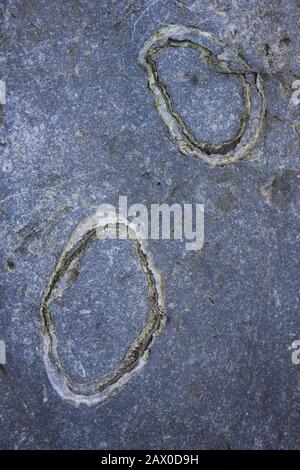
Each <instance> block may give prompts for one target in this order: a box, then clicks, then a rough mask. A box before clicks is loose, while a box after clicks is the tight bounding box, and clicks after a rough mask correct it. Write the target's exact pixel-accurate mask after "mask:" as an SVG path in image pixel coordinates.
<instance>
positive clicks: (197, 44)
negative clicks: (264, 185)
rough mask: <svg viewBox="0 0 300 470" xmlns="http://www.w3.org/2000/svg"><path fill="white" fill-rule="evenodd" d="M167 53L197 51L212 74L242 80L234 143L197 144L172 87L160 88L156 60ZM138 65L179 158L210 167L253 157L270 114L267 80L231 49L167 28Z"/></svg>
mask: <svg viewBox="0 0 300 470" xmlns="http://www.w3.org/2000/svg"><path fill="white" fill-rule="evenodd" d="M167 48H191V49H193V50H196V51H197V52H198V53H199V54H200V56H201V58H202V59H203V60H204V61H205V62H206V64H207V65H208V66H209V67H211V69H212V70H214V71H215V72H217V73H219V74H223V75H227V76H228V74H230V75H231V76H232V77H234V78H236V79H237V80H238V82H239V84H240V87H241V92H242V97H243V108H244V109H243V113H242V116H241V119H240V125H239V129H238V130H237V132H236V133H235V135H234V136H233V137H232V138H230V139H228V140H225V141H224V142H222V143H221V144H218V145H214V144H212V143H210V142H204V141H200V140H198V139H196V138H195V136H194V135H193V134H192V133H191V131H190V129H189V128H188V126H187V124H186V122H185V121H184V119H183V117H182V116H181V115H180V113H179V112H178V111H177V110H175V108H174V104H173V102H172V99H171V95H170V92H169V90H168V87H167V85H166V84H164V83H162V81H161V79H160V76H159V73H158V68H157V63H156V61H157V57H158V56H159V54H162V53H164V52H165V51H166V50H167ZM139 62H140V64H141V65H143V66H144V67H145V69H146V71H147V73H148V85H149V89H150V90H151V91H152V93H153V94H154V96H155V105H156V108H157V110H158V112H159V114H160V116H161V118H162V119H163V121H164V123H165V124H166V126H167V127H168V130H169V133H170V135H171V137H172V138H173V139H174V141H175V142H176V143H177V145H178V147H179V150H180V152H181V153H183V154H185V155H194V156H196V157H198V158H201V159H202V160H204V161H205V162H206V163H208V164H211V165H224V164H226V163H232V162H234V161H236V160H240V159H242V158H244V157H245V156H246V155H248V154H249V153H250V152H251V151H252V149H253V147H254V145H255V144H256V142H257V140H258V138H259V136H260V133H261V130H262V126H263V122H264V118H265V113H266V100H265V95H264V88H263V80H262V77H261V75H260V74H258V73H255V72H253V70H252V69H251V67H250V66H249V65H248V64H247V63H246V62H245V60H244V59H242V58H241V57H240V56H239V55H238V53H237V52H236V51H234V50H233V49H232V48H231V47H229V46H227V45H226V44H224V43H223V42H222V41H220V40H219V39H217V38H216V37H214V36H213V35H212V34H210V33H208V32H204V31H200V30H199V29H198V28H196V27H192V26H183V25H168V26H165V27H163V28H161V29H160V30H159V31H157V32H156V33H155V34H154V35H153V36H152V37H151V38H150V39H149V40H148V41H147V42H146V43H145V45H144V47H143V48H142V49H141V51H140V53H139ZM200 104H201V103H200Z"/></svg>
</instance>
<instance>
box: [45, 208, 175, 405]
mask: <svg viewBox="0 0 300 470" xmlns="http://www.w3.org/2000/svg"><path fill="white" fill-rule="evenodd" d="M116 226H117V227H118V229H119V230H120V229H125V230H128V233H129V236H130V238H129V242H130V243H133V244H134V245H135V253H136V255H137V257H138V258H139V261H140V264H141V268H142V270H143V271H144V273H145V274H146V278H147V289H148V296H149V304H150V307H149V316H148V320H147V322H146V323H145V324H144V326H143V328H142V330H141V331H140V333H139V335H138V336H137V337H136V338H135V339H134V340H133V342H132V344H131V346H130V347H129V349H128V351H127V352H126V354H125V356H124V358H123V360H122V361H121V363H120V364H119V366H118V367H117V368H116V369H115V370H113V371H112V372H110V373H108V374H105V375H104V376H103V377H101V378H100V379H98V380H93V381H90V382H87V383H79V382H75V381H74V380H72V378H71V377H70V376H69V375H68V374H67V373H66V372H65V370H64V367H63V365H62V363H61V360H60V357H59V354H58V339H57V335H56V331H55V326H54V323H53V320H52V316H51V311H50V304H51V302H52V301H53V300H54V299H55V298H56V297H57V296H61V295H62V293H61V292H58V284H59V282H60V280H61V279H63V278H64V276H65V275H66V273H67V272H68V269H69V268H70V266H71V264H72V263H73V262H74V261H76V260H77V259H78V257H80V256H82V255H83V254H84V252H85V251H86V250H87V249H88V248H89V246H90V245H91V243H92V242H93V241H94V240H96V239H97V238H100V239H101V236H102V234H104V233H105V234H106V236H107V232H108V231H109V230H110V229H112V228H115V227H116ZM68 287H69V286H67V287H65V289H66V288H68ZM65 289H64V290H65ZM40 315H41V322H42V339H43V358H44V363H45V367H46V372H47V375H48V378H49V380H50V382H51V384H52V386H53V388H54V389H55V390H56V391H57V393H58V394H59V395H60V396H61V397H62V398H63V399H64V400H66V401H69V402H71V403H73V404H75V405H82V404H84V405H96V404H99V403H101V402H103V401H104V400H106V399H107V398H109V397H110V396H112V395H113V394H114V393H115V392H116V391H117V390H118V389H120V388H121V387H122V386H123V385H124V384H125V383H127V382H128V380H130V378H131V377H132V375H133V374H134V373H135V372H136V371H138V370H139V369H140V368H141V367H142V366H143V365H144V364H145V363H146V361H147V358H148V355H149V348H150V346H151V343H152V340H153V337H154V336H157V335H159V334H160V333H161V331H162V329H163V326H164V324H165V322H166V315H165V312H164V306H163V285H162V279H161V275H160V273H159V272H158V271H157V269H156V268H155V267H154V265H153V263H152V261H151V259H150V256H149V254H148V252H147V250H146V247H145V246H144V243H143V240H140V239H139V237H138V235H137V233H136V232H135V230H134V228H133V226H132V224H130V225H129V224H128V223H127V222H125V221H124V220H123V219H122V218H121V217H120V216H117V215H116V214H114V213H113V214H109V213H108V214H106V216H105V217H103V216H102V215H99V214H97V212H96V214H93V215H91V216H89V217H87V218H86V219H84V220H83V221H82V222H81V223H80V224H79V225H78V227H77V228H76V229H75V231H74V232H73V234H72V236H71V238H70V240H69V241H68V242H67V245H66V247H65V249H64V252H63V254H62V255H61V257H60V259H59V261H58V263H57V265H56V267H55V269H54V272H53V274H52V276H51V280H50V283H49V285H48V287H47V289H46V292H45V295H44V298H43V301H42V304H41V308H40Z"/></svg>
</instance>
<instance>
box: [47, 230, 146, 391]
mask: <svg viewBox="0 0 300 470" xmlns="http://www.w3.org/2000/svg"><path fill="white" fill-rule="evenodd" d="M72 269H73V271H72V276H73V278H74V280H73V282H72V284H71V286H70V287H69V288H68V289H67V290H65V291H64V292H63V295H62V297H61V298H59V299H57V298H56V299H55V300H54V301H53V302H52V303H51V314H52V319H53V323H54V325H55V329H56V335H57V338H58V353H59V357H60V360H61V362H62V365H63V367H64V369H65V372H66V373H68V374H69V375H70V376H71V377H72V378H73V380H76V381H80V382H85V381H89V380H95V379H97V378H98V377H100V376H103V375H105V374H107V373H109V372H112V371H113V370H114V369H116V367H117V366H118V365H119V364H120V362H121V361H122V359H123V357H124V355H125V353H126V352H127V350H128V349H129V346H130V345H131V343H132V341H133V339H134V338H135V337H136V336H137V335H138V333H139V332H140V330H141V329H142V327H143V324H144V323H145V322H146V319H147V315H148V309H149V305H148V291H147V281H146V277H145V275H144V273H143V271H142V270H141V266H140V262H139V260H138V258H137V257H136V256H135V255H134V247H133V245H132V244H131V243H129V242H128V241H126V240H109V239H108V240H95V241H94V242H93V243H92V245H91V246H90V247H89V249H88V250H87V251H86V253H85V255H84V257H83V258H82V259H81V261H80V264H78V265H75V266H73V267H72ZM62 282H64V281H63V280H61V283H62ZM58 288H59V286H58Z"/></svg>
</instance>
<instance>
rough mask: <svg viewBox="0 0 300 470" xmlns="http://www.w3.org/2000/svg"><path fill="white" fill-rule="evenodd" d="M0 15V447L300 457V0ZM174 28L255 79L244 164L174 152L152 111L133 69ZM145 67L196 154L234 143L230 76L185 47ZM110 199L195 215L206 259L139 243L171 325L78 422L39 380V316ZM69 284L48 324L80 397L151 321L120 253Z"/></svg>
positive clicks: (141, 74)
mask: <svg viewBox="0 0 300 470" xmlns="http://www.w3.org/2000/svg"><path fill="white" fill-rule="evenodd" d="M0 5H1V7H0V9H1V21H0V24H1V36H0V80H3V81H4V82H5V83H6V103H4V102H3V103H2V104H0V155H1V157H0V158H1V161H0V231H1V240H0V253H1V266H2V269H1V285H0V309H1V310H0V340H2V341H4V342H5V345H6V362H7V363H6V364H5V365H0V403H1V406H0V427H1V433H0V448H1V449H68V448H72V449H77V448H80V449H211V448H216V449H228V448H232V449H240V448H252V449H263V448H264V449H265V448H272V449H278V448H279V449H295V448H299V447H300V437H299V436H300V426H299V423H300V417H299V400H300V366H299V365H295V364H293V362H292V360H291V344H292V342H293V341H294V340H297V339H300V317H299V245H298V243H299V228H300V227H299V215H300V212H299V210H300V190H299V167H300V149H299V135H300V134H299V132H300V122H299V118H300V104H299V105H297V104H295V102H293V101H292V94H293V91H294V89H293V82H295V80H297V79H299V78H300V36H299V26H300V3H299V1H297V0H291V1H289V2H284V1H281V0H276V1H273V2H270V1H267V0H262V1H259V2H258V1H255V0H251V1H249V0H247V1H244V0H232V1H225V0H223V1H221V0H220V1H219V0H215V1H213V2H212V1H208V0H201V1H200V0H199V1H197V0H196V1H194V0H173V1H171V0H168V1H163V0H122V1H114V0H113V1H111V0H103V1H96V0H71V1H69V2H60V1H54V0H53V1H46V0H26V1H24V0H22V1H21V0H7V1H5V2H0ZM170 24H173V25H185V26H193V27H195V28H197V29H200V30H201V31H205V32H208V33H209V34H210V35H213V37H215V38H218V39H219V40H220V41H221V42H222V43H224V44H226V45H228V46H229V47H231V48H232V50H233V51H236V53H237V54H238V55H239V57H241V58H242V60H243V61H245V63H246V64H247V65H248V66H249V70H247V74H250V75H251V77H252V78H251V80H252V82H253V83H255V80H257V77H260V78H261V80H262V82H263V84H264V95H265V100H266V112H265V113H263V122H262V124H263V126H262V129H261V131H260V134H259V138H258V139H257V141H255V144H254V145H253V146H251V149H249V152H248V154H247V155H245V156H243V158H242V159H240V160H239V161H233V162H232V163H229V164H226V161H225V162H223V163H222V164H221V165H209V164H207V162H206V161H204V160H203V159H201V158H197V156H193V155H191V154H189V152H186V153H185V154H183V153H182V151H181V150H182V149H180V147H179V145H178V142H177V141H176V139H175V140H174V137H173V136H172V135H171V134H170V129H168V126H166V124H165V122H164V121H163V119H162V118H161V115H160V114H159V112H158V111H157V109H156V107H155V98H154V95H153V93H152V92H151V90H149V88H148V86H147V80H148V77H147V73H146V70H145V68H144V67H143V66H142V65H141V63H140V61H139V54H140V51H141V49H142V47H143V46H144V45H145V43H146V42H147V41H148V40H149V38H150V37H151V36H152V35H153V34H155V33H156V32H157V31H159V30H160V29H161V28H163V27H165V26H166V25H170ZM216 54H218V52H216ZM222 60H223V62H222V63H223V65H224V64H225V65H224V66H226V63H227V62H226V60H227V59H226V57H223V58H220V57H219V58H218V61H219V62H220V61H222ZM219 62H218V63H219ZM157 69H158V72H159V78H160V82H161V83H163V84H165V85H166V86H167V89H168V91H169V95H170V98H171V100H172V103H173V108H174V110H175V111H176V112H177V113H178V114H180V116H181V117H182V119H184V121H185V123H186V125H187V128H188V130H189V132H190V133H191V134H192V136H193V137H194V138H195V139H197V140H200V141H205V142H208V143H210V144H212V145H221V144H222V143H223V142H225V141H228V140H230V139H232V138H233V136H234V135H235V134H236V132H238V128H239V125H240V122H241V116H242V115H243V106H244V102H243V95H242V91H241V87H240V84H239V80H238V77H237V75H236V74H234V73H233V72H232V71H231V72H228V73H225V72H224V73H221V72H218V71H216V69H215V68H211V67H209V65H208V64H207V63H206V62H205V61H204V60H202V59H201V57H199V54H198V51H196V50H194V49H193V48H185V47H174V48H172V47H170V48H168V50H166V51H165V52H164V54H160V56H159V58H158V60H157ZM240 73H242V72H241V71H240ZM243 73H246V72H245V71H243ZM249 80H250V78H249ZM256 83H257V81H256ZM258 98H259V96H258ZM252 104H253V107H254V109H256V108H255V106H257V109H258V107H259V103H256V102H254V99H253V102H252ZM257 116H259V112H258V111H257V113H256V114H255V116H254V118H253V119H254V120H255V119H258V117H257ZM247 138H248V137H247ZM237 145H239V144H237ZM223 156H224V158H225V159H226V151H225V153H224V154H223ZM119 195H126V196H127V197H128V202H129V204H133V203H142V204H145V205H146V206H147V207H150V204H152V203H163V202H165V203H168V204H173V203H179V204H184V203H199V204H204V205H205V243H204V246H203V248H202V249H201V250H199V251H187V250H186V247H185V243H184V242H182V241H180V240H169V241H166V240H152V241H151V240H149V241H148V244H147V253H149V256H150V257H151V260H152V261H153V265H154V266H155V268H156V269H157V271H158V272H160V273H161V276H162V279H163V283H164V308H165V312H166V315H167V322H166V325H165V326H164V328H163V330H162V331H161V332H160V335H159V336H157V337H156V338H155V339H154V341H153V345H152V347H151V349H150V354H149V358H148V360H147V362H146V364H145V365H144V367H142V368H141V369H140V370H139V371H138V372H137V373H136V374H134V375H133V376H132V377H131V379H130V380H129V381H128V383H126V384H125V385H124V386H123V387H121V388H120V390H117V392H116V393H114V394H113V396H111V397H108V398H107V399H106V400H105V401H104V402H103V403H101V404H96V405H94V406H86V405H82V404H79V405H77V406H75V405H74V403H72V402H69V401H68V400H65V399H64V397H62V396H60V394H59V393H57V390H55V388H54V387H53V386H52V384H51V381H49V378H48V376H47V371H46V368H45V361H44V354H43V341H42V334H43V330H42V322H41V305H42V302H43V299H44V298H45V292H46V289H47V286H48V285H49V281H50V279H51V276H52V274H53V272H54V269H55V266H56V265H57V263H58V260H59V259H60V257H61V255H62V253H63V252H64V249H65V247H66V244H67V242H68V240H69V239H70V237H71V234H72V232H73V231H74V229H75V228H76V227H77V226H78V224H79V223H80V222H81V221H82V220H84V219H85V218H86V217H89V216H90V215H91V214H93V213H94V212H95V210H96V209H97V207H98V206H99V205H100V204H102V203H109V204H114V205H117V202H118V196H119ZM72 269H73V268H72ZM76 270H77V271H76ZM73 275H74V276H75V277H74V278H73V280H72V283H71V285H70V287H69V288H68V289H67V290H66V292H65V294H64V295H63V296H61V297H60V298H58V299H56V302H55V305H54V304H53V308H52V316H53V320H54V322H55V327H56V331H57V337H59V338H60V340H59V346H58V349H59V354H60V358H61V362H62V363H63V366H64V369H65V371H66V373H67V374H69V375H70V376H71V377H72V378H73V379H74V380H75V381H88V380H96V379H97V378H98V377H101V376H103V375H104V374H106V373H110V372H111V371H112V370H114V369H115V368H116V367H117V366H118V363H119V362H120V361H121V360H122V358H123V357H124V354H125V353H126V351H127V349H128V348H129V347H130V345H131V343H132V341H133V340H134V338H135V337H136V336H137V334H138V333H139V332H140V330H141V328H143V325H144V324H145V321H146V319H147V316H148V313H149V312H148V311H149V308H150V307H149V295H148V294H147V285H146V284H147V278H146V277H145V273H143V272H142V270H141V266H140V264H139V261H138V259H137V257H136V256H135V255H134V253H133V252H132V249H131V246H130V244H129V243H128V242H127V241H118V240H106V241H102V240H97V241H96V242H95V243H93V244H92V245H91V246H90V247H89V249H88V250H87V251H86V253H85V255H84V258H83V259H82V261H81V263H80V264H79V265H78V266H75V267H74V269H73Z"/></svg>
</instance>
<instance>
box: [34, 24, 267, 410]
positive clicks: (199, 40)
mask: <svg viewBox="0 0 300 470" xmlns="http://www.w3.org/2000/svg"><path fill="white" fill-rule="evenodd" d="M210 46H211V47H210ZM168 47H189V48H192V49H194V50H197V51H199V53H200V55H201V57H202V58H203V59H204V60H205V61H206V62H207V63H208V64H209V65H210V66H211V67H212V68H213V69H214V70H215V71H217V72H218V73H220V74H231V75H232V76H234V78H236V79H237V80H238V81H239V83H240V86H241V90H242V95H243V102H244V112H243V115H242V117H241V122H240V128H239V129H238V131H237V133H236V135H235V136H234V137H233V138H232V139H231V140H228V141H225V142H223V143H222V144H220V145H213V144H210V143H208V142H200V141H198V140H197V139H196V138H195V137H194V136H193V135H192V134H191V133H190V131H189V130H188V128H187V126H186V124H185V122H184V120H183V118H182V117H181V116H180V115H179V114H178V113H177V112H175V110H174V109H173V104H172V101H171V98H170V95H169V92H168V90H167V87H166V85H164V84H163V83H161V82H160V79H159V75H158V72H157V67H156V63H155V58H156V57H157V55H158V54H161V53H163V52H164V51H165V50H166V49H167V48H168ZM216 48H217V49H218V50H219V52H218V53H216V52H213V51H214V50H215V49H216ZM222 56H223V57H222ZM224 56H225V57H224ZM139 62H140V64H142V65H143V66H144V67H145V69H146V70H147V73H148V83H149V88H150V90H151V91H152V93H153V94H154V96H155V104H156V108H157V110H158V112H159V114H160V116H161V118H162V119H163V121H164V123H165V124H166V126H167V127H168V130H169V132H170V135H171V137H172V138H173V140H174V141H175V142H176V143H177V145H178V147H179V150H180V152H181V153H183V154H185V155H194V156H196V157H198V158H200V159H202V160H203V161H204V162H206V163H208V164H210V165H213V166H215V165H224V164H228V163H232V162H235V161H237V160H240V159H242V158H244V157H245V156H246V155H248V154H249V153H250V152H251V151H252V149H253V147H254V145H255V144H256V142H257V140H258V139H259V136H260V134H261V131H262V127H263V122H264V118H265V113H266V99H265V95H264V88H263V80H262V78H261V76H260V75H259V74H258V73H255V72H253V71H252V69H251V67H250V66H249V65H248V64H247V63H246V62H245V61H244V59H242V58H241V57H240V56H239V55H238V54H237V53H236V52H235V51H234V50H233V49H231V48H230V47H229V46H227V45H225V44H224V43H223V42H222V41H220V40H219V39H217V38H216V37H214V36H213V35H211V34H210V33H208V32H203V31H200V30H199V29H198V28H195V27H190V26H180V25H169V26H165V27H163V28H162V29H160V30H159V31H158V32H156V33H155V34H154V35H153V36H152V37H151V38H150V39H149V40H148V41H147V42H146V43H145V45H144V47H143V48H142V49H141V51H140V53H139ZM254 104H255V106H254ZM116 227H118V229H119V230H128V232H129V233H130V232H131V235H132V236H131V237H130V238H131V239H130V240H129V241H128V242H129V243H132V244H133V245H134V249H135V254H136V256H137V257H138V259H139V261H140V266H141V269H142V271H143V272H144V274H145V275H146V279H147V289H148V296H149V304H150V307H149V316H148V320H147V322H146V323H145V325H144V327H143V328H142V330H141V332H140V334H139V335H138V336H137V337H136V338H135V339H134V341H133V343H132V344H131V346H130V348H129V349H128V351H127V352H126V353H125V355H124V358H123V360H122V361H121V363H120V364H119V366H118V367H117V368H116V369H115V370H114V371H112V372H110V373H108V374H106V375H105V376H103V377H101V378H99V379H98V380H93V381H91V382H88V383H79V382H75V381H74V380H72V379H71V377H70V376H69V375H68V374H67V373H66V371H65V370H64V368H63V365H62V363H61V360H60V358H59V354H58V338H57V335H56V330H55V325H54V323H53V319H52V315H51V302H52V301H53V300H55V298H57V297H61V296H62V295H63V293H64V290H66V289H67V288H68V287H69V285H68V286H67V287H66V286H64V287H60V283H61V281H62V280H64V278H67V277H68V275H69V274H70V270H71V269H72V264H73V263H74V262H76V260H78V259H80V257H82V256H84V253H85V252H86V250H88V249H89V247H90V245H91V244H92V243H93V242H94V241H95V240H96V239H97V238H102V235H103V234H104V233H105V232H107V231H109V230H115V228H116ZM62 284H63V282H62ZM162 286H163V284H162V279H161V275H160V273H159V272H158V271H157V269H156V268H155V267H154V265H153V263H152V261H151V258H150V255H149V254H148V252H147V249H146V247H145V245H144V243H143V241H142V240H140V239H139V237H138V235H137V233H135V230H134V227H132V226H129V225H128V224H127V222H126V221H124V220H122V219H121V218H120V217H119V216H116V215H115V214H110V215H108V217H105V218H103V216H102V215H99V214H98V213H97V212H96V213H95V214H94V215H91V216H89V217H87V218H86V219H84V220H83V221H82V222H81V223H80V224H79V225H78V227H77V228H76V229H75V230H74V232H73V234H72V236H71V238H70V240H69V241H68V242H67V244H66V247H65V249H64V252H63V254H62V255H61V257H60V259H59V261H58V263H57V265H56V267H55V269H54V272H53V274H52V276H51V280H50V282H49V285H48V287H47V289H46V292H45V294H44V297H43V301H42V304H41V308H40V314H41V322H42V338H43V357H44V362H45V367H46V371H47V375H48V377H49V380H50V382H51V384H52V386H53V387H54V389H55V390H56V391H57V393H58V394H59V395H60V396H61V398H62V399H64V400H66V401H69V402H70V403H72V404H75V405H82V404H84V405H97V404H99V403H101V402H103V401H104V400H106V399H107V398H109V397H110V396H111V395H113V394H114V393H115V392H116V391H118V390H119V389H120V388H121V387H122V386H123V385H124V384H125V383H127V382H128V380H130V379H131V377H132V376H133V374H134V373H135V372H136V371H138V370H139V369H140V368H141V367H142V366H143V365H144V364H145V363H146V361H147V358H148V354H149V348H150V346H151V344H152V341H153V338H154V337H155V336H157V335H159V334H160V333H161V331H162V329H163V327H164V325H165V322H166V314H165V312H164V301H163V287H162Z"/></svg>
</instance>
